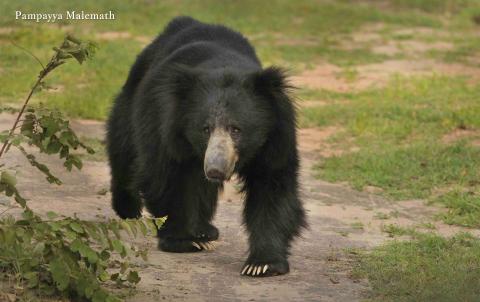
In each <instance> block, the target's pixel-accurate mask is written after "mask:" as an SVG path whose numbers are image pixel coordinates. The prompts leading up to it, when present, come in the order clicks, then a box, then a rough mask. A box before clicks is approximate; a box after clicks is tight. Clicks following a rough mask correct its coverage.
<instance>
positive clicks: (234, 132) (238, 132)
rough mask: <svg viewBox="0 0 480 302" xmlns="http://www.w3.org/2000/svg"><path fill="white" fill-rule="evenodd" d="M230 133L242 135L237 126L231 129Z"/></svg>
mask: <svg viewBox="0 0 480 302" xmlns="http://www.w3.org/2000/svg"><path fill="white" fill-rule="evenodd" d="M230 132H231V133H232V134H240V132H241V130H240V129H239V128H237V127H235V126H232V127H230Z"/></svg>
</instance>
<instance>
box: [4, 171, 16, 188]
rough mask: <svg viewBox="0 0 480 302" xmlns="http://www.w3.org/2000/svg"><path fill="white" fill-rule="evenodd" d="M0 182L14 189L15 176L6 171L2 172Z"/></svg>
mask: <svg viewBox="0 0 480 302" xmlns="http://www.w3.org/2000/svg"><path fill="white" fill-rule="evenodd" d="M0 182H2V183H4V184H7V185H9V186H11V187H15V186H16V185H17V178H16V177H15V175H13V174H11V173H9V172H7V171H2V174H1V176H0Z"/></svg>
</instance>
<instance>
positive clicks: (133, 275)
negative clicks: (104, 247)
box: [127, 271, 140, 284]
mask: <svg viewBox="0 0 480 302" xmlns="http://www.w3.org/2000/svg"><path fill="white" fill-rule="evenodd" d="M127 281H128V282H130V283H133V284H137V283H138V282H140V277H139V276H138V272H137V271H130V272H129V274H128V277H127Z"/></svg>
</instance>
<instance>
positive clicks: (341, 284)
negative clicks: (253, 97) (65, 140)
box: [0, 115, 455, 301]
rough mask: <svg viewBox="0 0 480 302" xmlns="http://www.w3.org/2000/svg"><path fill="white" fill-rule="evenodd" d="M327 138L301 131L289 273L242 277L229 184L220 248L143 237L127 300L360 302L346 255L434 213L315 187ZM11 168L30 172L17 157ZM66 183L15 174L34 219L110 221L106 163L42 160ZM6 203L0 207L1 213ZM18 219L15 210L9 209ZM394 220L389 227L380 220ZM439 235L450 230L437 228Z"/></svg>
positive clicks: (87, 125) (90, 125)
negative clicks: (179, 248) (79, 166)
mask: <svg viewBox="0 0 480 302" xmlns="http://www.w3.org/2000/svg"><path fill="white" fill-rule="evenodd" d="M10 120H11V116H8V115H0V128H7V125H8V124H9V121H10ZM73 124H74V127H75V128H76V129H77V132H78V133H80V135H87V136H92V137H96V138H102V136H103V132H104V131H103V124H102V123H99V122H92V121H75V122H74V123H73ZM331 133H332V130H331V129H327V131H324V130H320V129H302V130H300V131H299V141H300V153H301V159H302V171H301V183H302V187H303V200H304V203H305V206H306V208H307V211H308V220H309V223H310V230H308V231H305V232H304V234H303V238H300V239H298V240H297V241H296V242H295V244H294V246H293V249H292V256H291V257H290V264H291V273H290V274H288V275H285V276H279V277H274V278H264V279H252V278H248V277H241V276H240V275H239V271H240V268H241V266H242V263H243V261H244V259H245V258H246V253H247V240H246V234H245V232H244V229H243V227H242V226H241V211H242V199H241V196H240V195H239V194H237V193H236V192H235V189H234V187H233V186H232V184H229V185H228V186H227V189H226V191H225V193H224V194H223V196H222V197H221V198H220V200H219V208H218V212H217V215H216V218H215V224H216V226H217V227H218V228H219V229H220V233H221V237H220V240H219V243H218V247H217V249H216V250H215V251H212V252H202V253H195V254H169V253H164V252H160V251H158V250H157V249H156V239H155V238H153V237H152V238H146V239H143V243H145V244H148V245H149V246H150V250H151V252H150V256H149V258H150V259H149V262H148V263H137V264H138V266H139V271H140V273H141V277H142V282H141V283H140V284H139V285H138V292H137V294H136V295H134V296H133V297H131V298H129V299H128V300H127V301H159V300H161V301H162V300H165V301H287V300H288V301H359V300H361V298H362V293H363V292H364V291H365V289H366V284H365V283H363V282H356V281H354V280H352V279H351V278H349V273H350V269H351V265H349V259H348V257H346V254H345V251H344V249H345V248H355V247H371V246H375V245H378V244H380V243H381V242H384V241H385V240H389V238H388V236H387V235H386V234H385V233H383V232H382V231H381V227H382V224H384V223H398V224H402V225H416V224H418V223H419V222H426V221H429V220H431V217H432V215H433V213H434V212H435V211H437V210H438V209H434V208H432V207H426V206H424V205H423V202H421V201H409V202H401V203H391V202H388V201H386V200H383V199H382V198H380V197H378V196H375V195H373V194H368V193H361V192H357V191H354V190H351V189H348V188H347V187H346V186H344V185H337V184H331V183H327V182H323V181H319V180H317V179H315V178H314V177H313V176H312V166H313V164H314V162H315V154H318V152H316V150H317V149H321V148H322V147H323V146H324V141H325V139H326V137H328V135H330V134H331ZM7 156H8V162H9V163H18V164H21V165H22V166H27V164H26V162H25V161H24V160H23V159H22V158H21V157H19V156H18V154H16V153H14V152H10V153H9V154H7ZM39 158H41V160H42V161H43V162H47V163H48V165H49V166H50V167H52V170H53V171H54V172H55V173H56V174H57V175H59V176H60V178H61V179H62V180H63V181H64V185H63V186H60V187H54V186H52V185H49V184H47V183H46V181H44V179H43V178H42V176H41V175H40V174H39V173H38V172H37V171H36V170H33V169H30V168H27V169H25V170H23V171H24V172H23V173H22V174H21V175H19V183H20V184H21V185H20V186H19V187H20V189H21V191H22V192H25V193H24V195H25V196H26V197H27V198H30V199H31V201H30V206H31V207H32V208H34V209H35V210H37V211H39V212H46V211H50V210H54V211H56V212H59V213H62V214H66V215H72V214H73V213H77V214H78V215H79V216H80V217H82V218H85V219H97V218H96V217H97V215H104V216H107V217H113V216H114V213H113V211H112V210H111V208H110V194H109V193H107V194H106V195H101V194H98V192H99V191H101V190H104V189H106V188H108V183H109V169H108V165H107V164H106V163H105V162H94V161H86V162H84V168H83V170H82V171H81V172H73V173H66V172H65V171H64V169H63V167H62V166H61V165H60V164H59V162H58V161H57V160H56V159H55V158H48V157H44V156H40V157H39ZM7 205H8V200H5V199H1V200H0V211H1V210H2V208H4V207H5V206H7ZM12 212H15V210H12ZM393 212H394V213H395V215H394V216H395V217H392V218H390V219H388V220H385V219H379V218H377V216H378V215H379V214H378V213H383V214H389V213H393ZM437 224H438V225H439V230H440V231H441V232H442V228H443V230H445V232H446V233H448V232H454V231H455V229H454V228H450V227H446V226H443V225H441V224H439V223H437Z"/></svg>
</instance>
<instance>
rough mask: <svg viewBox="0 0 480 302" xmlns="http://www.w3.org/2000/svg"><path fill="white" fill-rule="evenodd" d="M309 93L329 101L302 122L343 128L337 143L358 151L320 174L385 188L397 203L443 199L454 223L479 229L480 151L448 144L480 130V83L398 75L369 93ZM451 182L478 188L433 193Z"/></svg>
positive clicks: (322, 167) (328, 163)
mask: <svg viewBox="0 0 480 302" xmlns="http://www.w3.org/2000/svg"><path fill="white" fill-rule="evenodd" d="M302 93H303V94H304V96H305V97H307V98H313V99H321V100H324V99H325V100H327V104H325V105H323V106H321V107H311V108H304V109H303V114H302V119H301V124H302V125H306V126H317V127H318V126H319V127H322V126H332V125H337V126H342V128H343V129H344V131H343V132H342V133H341V134H339V135H336V136H335V139H336V142H337V143H338V145H339V146H345V148H347V150H348V148H351V147H352V145H355V146H356V147H357V149H358V151H356V152H350V153H348V152H347V153H345V154H342V155H340V156H333V157H329V158H324V159H322V160H321V161H320V162H319V164H318V165H317V166H316V173H317V176H318V177H320V178H322V179H325V180H328V181H333V182H338V181H348V182H349V183H350V184H351V185H352V186H353V187H354V188H356V189H358V190H362V189H363V188H364V187H366V186H374V187H379V188H381V189H382V192H381V194H383V195H386V196H388V197H390V198H392V199H395V200H401V199H416V198H424V199H430V200H433V201H434V202H440V203H442V204H444V205H446V206H447V207H448V208H449V212H448V214H445V215H443V216H442V218H443V219H444V220H445V221H446V222H447V223H453V224H459V225H464V226H474V227H479V226H480V225H479V224H478V222H477V221H480V209H479V208H477V207H476V205H479V204H480V203H479V199H478V190H479V188H480V185H479V182H478V179H480V148H478V146H473V145H470V144H469V138H464V139H463V140H460V141H454V142H450V143H448V144H447V143H444V142H443V141H442V137H443V135H445V134H447V133H449V132H451V131H453V130H455V129H459V128H460V129H479V128H480V119H478V116H480V103H479V102H478V99H479V97H480V86H471V85H467V84H466V83H465V81H464V79H463V78H458V77H457V78H449V77H440V76H433V77H428V78H402V77H395V78H394V79H393V80H392V81H391V82H390V84H389V85H388V86H387V87H385V88H382V89H376V90H370V91H365V92H359V93H347V94H344V93H337V92H328V91H314V90H307V91H304V92H302ZM339 100H347V102H344V101H343V102H339ZM342 142H343V143H342ZM452 187H455V188H463V189H464V191H466V192H472V191H473V192H477V193H474V194H470V195H469V193H461V194H460V193H458V192H457V193H455V192H452V193H449V192H447V194H446V195H442V196H438V194H434V193H435V192H436V191H437V190H438V189H443V188H452Z"/></svg>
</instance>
